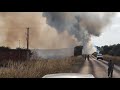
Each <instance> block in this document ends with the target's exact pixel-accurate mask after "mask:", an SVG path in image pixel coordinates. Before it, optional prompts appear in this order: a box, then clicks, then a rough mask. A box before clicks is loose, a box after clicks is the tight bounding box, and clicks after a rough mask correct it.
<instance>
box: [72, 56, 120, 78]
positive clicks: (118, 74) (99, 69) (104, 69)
mask: <svg viewBox="0 0 120 90" xmlns="http://www.w3.org/2000/svg"><path fill="white" fill-rule="evenodd" d="M72 72H73V73H80V74H92V75H93V76H94V77H95V78H108V62H106V61H105V60H96V59H95V58H93V57H90V60H89V61H88V60H85V62H84V64H83V65H79V64H77V65H76V66H74V69H73V70H72ZM113 78H120V67H119V66H117V65H115V66H114V70H113Z"/></svg>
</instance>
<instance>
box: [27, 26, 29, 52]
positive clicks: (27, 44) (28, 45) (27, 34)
mask: <svg viewBox="0 0 120 90" xmlns="http://www.w3.org/2000/svg"><path fill="white" fill-rule="evenodd" d="M29 29H30V28H29V27H28V28H27V50H29Z"/></svg>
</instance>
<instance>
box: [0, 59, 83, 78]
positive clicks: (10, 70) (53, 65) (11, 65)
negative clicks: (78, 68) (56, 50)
mask: <svg viewBox="0 0 120 90" xmlns="http://www.w3.org/2000/svg"><path fill="white" fill-rule="evenodd" d="M80 62H81V63H82V62H83V59H82V57H79V58H75V57H71V58H66V59H63V60H32V61H24V62H13V61H7V62H1V65H2V66H1V67H0V78H41V77H42V76H44V75H46V74H53V73H69V72H70V71H71V69H72V66H73V64H76V63H80Z"/></svg>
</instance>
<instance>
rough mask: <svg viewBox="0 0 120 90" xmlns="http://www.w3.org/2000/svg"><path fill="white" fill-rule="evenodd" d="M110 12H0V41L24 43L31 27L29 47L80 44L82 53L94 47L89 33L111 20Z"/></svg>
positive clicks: (96, 32)
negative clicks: (27, 30)
mask: <svg viewBox="0 0 120 90" xmlns="http://www.w3.org/2000/svg"><path fill="white" fill-rule="evenodd" d="M113 15H114V13H111V12H1V13H0V32H1V33H0V38H1V39H0V44H1V46H2V45H5V46H9V47H11V48H15V47H18V43H19V40H20V46H21V47H26V35H25V33H26V28H27V27H30V48H36V49H37V48H45V49H57V48H69V47H74V46H76V45H78V44H80V45H83V46H84V47H83V53H89V54H91V53H93V52H94V51H95V49H94V47H93V45H92V41H91V37H92V36H100V34H101V33H102V32H103V30H104V29H103V28H104V27H106V26H107V25H108V24H109V23H110V22H111V17H113Z"/></svg>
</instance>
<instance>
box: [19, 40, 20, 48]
mask: <svg viewBox="0 0 120 90" xmlns="http://www.w3.org/2000/svg"><path fill="white" fill-rule="evenodd" d="M19 48H20V40H19Z"/></svg>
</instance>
